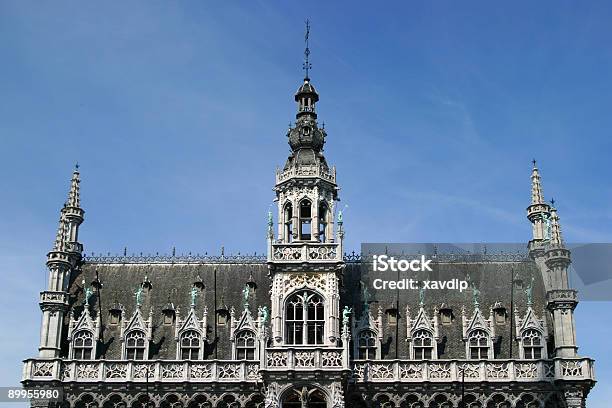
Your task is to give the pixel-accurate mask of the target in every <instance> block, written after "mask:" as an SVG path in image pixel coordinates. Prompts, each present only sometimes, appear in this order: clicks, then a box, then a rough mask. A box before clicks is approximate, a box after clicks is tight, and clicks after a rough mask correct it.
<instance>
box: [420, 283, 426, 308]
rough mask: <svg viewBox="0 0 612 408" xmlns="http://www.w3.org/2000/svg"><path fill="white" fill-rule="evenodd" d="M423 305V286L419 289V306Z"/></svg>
mask: <svg viewBox="0 0 612 408" xmlns="http://www.w3.org/2000/svg"><path fill="white" fill-rule="evenodd" d="M424 304H425V288H424V287H423V286H420V287H419V305H421V306H423V305H424Z"/></svg>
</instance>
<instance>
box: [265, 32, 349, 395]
mask: <svg viewBox="0 0 612 408" xmlns="http://www.w3.org/2000/svg"><path fill="white" fill-rule="evenodd" d="M307 30H308V26H307ZM306 39H308V31H307V37H306ZM305 55H306V62H305V64H304V67H305V69H306V76H305V78H304V82H303V83H302V84H301V86H300V87H299V88H298V90H297V92H296V94H295V98H294V99H295V102H296V103H297V114H296V121H295V123H294V124H293V125H290V127H289V130H288V132H287V138H288V141H289V146H290V148H291V152H290V154H289V157H288V158H287V161H286V163H285V166H284V167H283V168H282V169H278V170H277V172H276V184H275V187H274V191H275V193H276V199H275V201H276V203H277V206H278V218H277V219H278V229H277V232H276V234H275V233H274V229H273V223H272V214H271V213H270V214H269V221H268V256H267V263H268V268H269V273H270V278H271V280H272V290H271V321H270V323H271V338H270V342H269V346H268V350H267V353H266V355H267V358H266V361H265V362H263V365H264V366H265V369H264V372H266V375H264V381H266V382H267V383H268V384H269V387H268V396H267V398H268V400H278V401H279V402H280V401H293V400H295V401H301V402H302V403H304V402H305V401H310V403H313V401H314V400H316V399H317V398H318V399H319V400H321V401H322V400H323V399H322V398H323V397H322V396H323V395H326V396H327V397H326V398H325V399H327V400H328V401H336V402H335V403H333V404H332V405H328V406H334V407H341V406H343V402H342V401H343V398H342V391H341V390H342V387H341V385H340V384H341V383H340V382H339V381H341V378H342V376H343V373H344V372H345V371H346V370H348V367H349V360H348V359H349V337H348V336H349V332H348V318H344V319H341V317H340V286H341V280H342V272H343V270H344V261H343V257H342V239H343V230H342V213H341V211H340V212H338V216H337V217H336V215H335V214H336V211H335V209H336V202H337V201H338V186H337V184H336V171H335V168H333V167H331V168H330V166H329V165H328V164H327V161H326V159H325V156H324V154H323V146H324V144H325V138H326V137H327V134H326V132H325V129H324V128H323V126H320V125H319V123H318V122H317V113H316V104H317V102H318V101H319V94H318V93H317V91H316V89H315V87H314V85H313V84H312V82H311V81H310V78H309V76H308V69H309V68H310V64H309V62H308V55H309V50H308V46H307V47H306V53H305ZM336 219H337V228H334V225H335V224H336ZM341 326H342V327H341ZM277 356H278V357H277ZM277 358H280V359H285V358H288V359H289V360H291V361H290V362H289V363H288V365H289V366H294V367H296V369H298V367H299V369H301V370H304V375H302V376H301V378H313V379H314V378H317V375H316V372H318V371H320V370H321V369H324V370H327V371H330V370H331V371H333V372H335V373H334V375H331V376H329V377H328V378H327V380H326V381H320V380H319V381H309V382H307V383H304V384H302V385H300V386H299V387H298V386H296V384H295V381H293V382H292V381H287V375H286V368H283V369H282V370H275V366H276V365H277V364H279V365H280V366H282V367H286V366H287V362H285V361H284V360H283V361H281V362H279V361H277ZM275 387H276V388H275ZM276 389H278V391H275V390H276ZM302 406H304V405H302Z"/></svg>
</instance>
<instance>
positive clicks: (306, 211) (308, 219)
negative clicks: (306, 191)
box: [300, 200, 312, 241]
mask: <svg viewBox="0 0 612 408" xmlns="http://www.w3.org/2000/svg"><path fill="white" fill-rule="evenodd" d="M311 223H312V204H311V203H310V200H302V201H301V202H300V239H301V240H305V241H309V240H310V239H311V228H310V225H311Z"/></svg>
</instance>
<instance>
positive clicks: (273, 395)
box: [264, 383, 279, 408]
mask: <svg viewBox="0 0 612 408" xmlns="http://www.w3.org/2000/svg"><path fill="white" fill-rule="evenodd" d="M278 402H279V401H278V385H276V384H275V383H272V384H270V385H268V387H267V388H266V399H265V401H264V406H265V407H266V408H278V406H279V405H278Z"/></svg>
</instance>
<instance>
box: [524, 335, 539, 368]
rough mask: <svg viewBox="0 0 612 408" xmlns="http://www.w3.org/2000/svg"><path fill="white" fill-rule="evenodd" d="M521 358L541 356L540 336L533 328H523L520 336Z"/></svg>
mask: <svg viewBox="0 0 612 408" xmlns="http://www.w3.org/2000/svg"><path fill="white" fill-rule="evenodd" d="M522 341H523V358H526V359H532V360H535V359H539V358H542V336H541V335H540V332H539V331H537V330H535V329H529V330H525V331H524V332H523V336H522Z"/></svg>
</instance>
